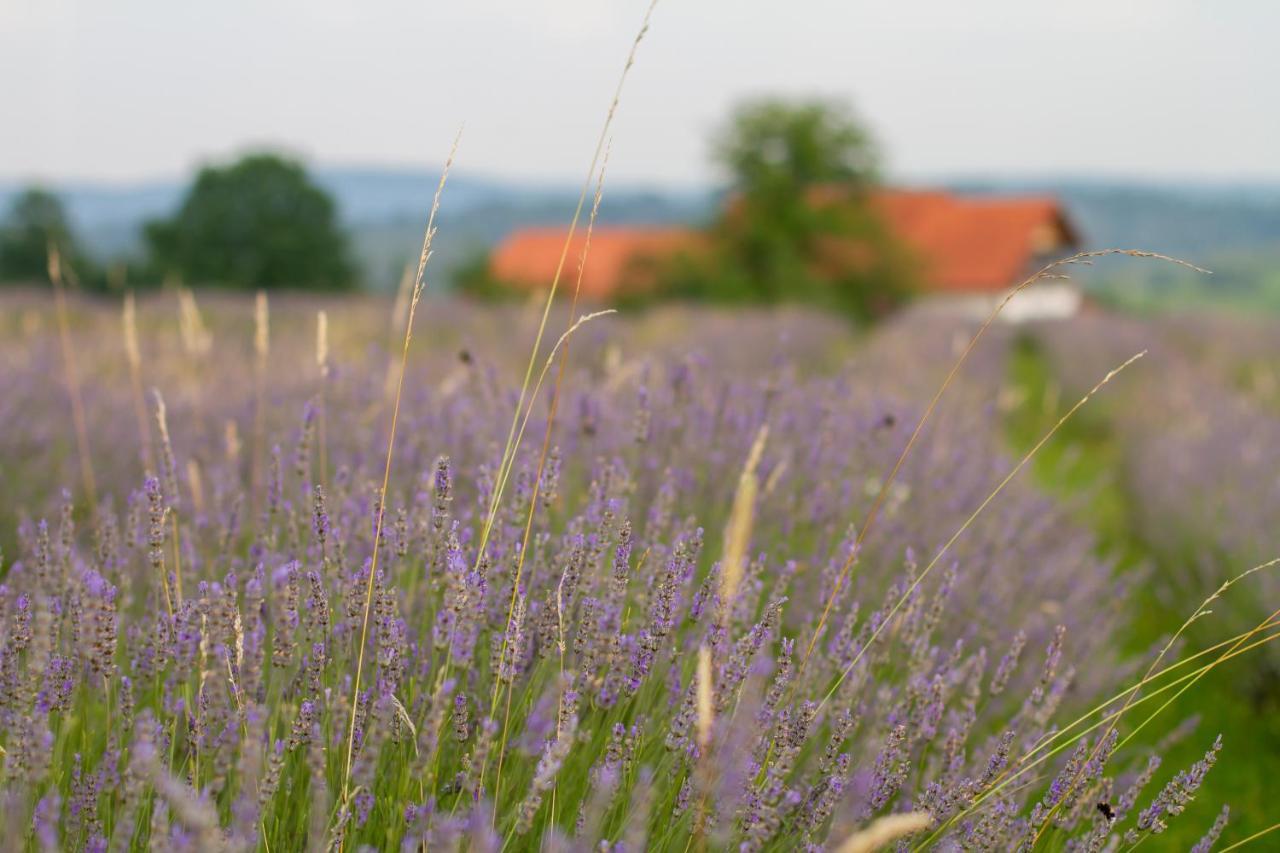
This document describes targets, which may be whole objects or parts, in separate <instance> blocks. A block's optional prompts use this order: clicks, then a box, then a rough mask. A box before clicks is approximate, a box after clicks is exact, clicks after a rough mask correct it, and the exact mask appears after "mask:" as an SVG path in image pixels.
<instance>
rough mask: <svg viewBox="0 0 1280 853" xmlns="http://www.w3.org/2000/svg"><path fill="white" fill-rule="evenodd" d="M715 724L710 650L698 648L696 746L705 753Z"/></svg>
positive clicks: (703, 646)
mask: <svg viewBox="0 0 1280 853" xmlns="http://www.w3.org/2000/svg"><path fill="white" fill-rule="evenodd" d="M714 723H715V696H714V694H713V693H712V680H711V649H709V648H707V646H705V645H702V646H699V647H698V746H699V747H700V748H701V749H702V751H703V753H704V754H705V753H706V750H707V746H708V745H709V744H710V743H711V727H712V725H713V724H714Z"/></svg>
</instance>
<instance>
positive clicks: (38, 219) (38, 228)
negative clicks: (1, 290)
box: [0, 187, 89, 282]
mask: <svg viewBox="0 0 1280 853" xmlns="http://www.w3.org/2000/svg"><path fill="white" fill-rule="evenodd" d="M51 244H52V245H54V246H56V247H57V248H58V251H59V253H60V254H61V255H62V258H63V261H64V263H65V264H67V265H69V266H70V267H71V268H73V269H74V270H76V271H77V272H78V273H79V274H80V275H81V276H82V277H83V276H86V275H88V274H89V270H88V259H87V257H86V256H85V254H84V253H83V252H82V251H81V250H80V247H79V244H78V242H77V241H76V239H75V234H74V233H73V232H72V230H71V224H70V222H69V221H68V220H67V215H66V211H65V210H63V207H62V202H61V201H59V200H58V197H57V196H55V195H54V194H53V193H50V192H48V191H47V190H43V189H40V188H37V187H33V188H30V189H28V190H25V191H24V192H22V193H21V194H20V195H19V196H18V197H17V198H15V199H14V201H13V204H12V205H11V206H10V208H9V212H8V214H7V215H6V217H5V219H4V223H3V225H2V226H0V280H3V281H10V282H15V281H37V280H40V281H43V280H44V278H45V276H46V275H47V274H48V258H49V246H50V245H51Z"/></svg>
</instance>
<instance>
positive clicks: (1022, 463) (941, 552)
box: [820, 350, 1147, 707]
mask: <svg viewBox="0 0 1280 853" xmlns="http://www.w3.org/2000/svg"><path fill="white" fill-rule="evenodd" d="M1146 354H1147V353H1146V350H1143V351H1142V352H1140V353H1137V354H1136V355H1133V356H1130V357H1129V359H1128V360H1127V361H1125V362H1124V363H1123V364H1121V365H1120V366H1119V367H1116V368H1113V369H1112V370H1111V371H1110V372H1108V373H1107V375H1106V376H1104V377H1102V380H1101V381H1100V382H1098V384H1097V385H1094V386H1093V387H1092V388H1090V389H1089V392H1088V393H1087V394H1085V395H1084V396H1083V397H1081V398H1080V399H1079V400H1078V401H1077V402H1076V404H1075V405H1074V406H1072V407H1071V408H1070V409H1068V410H1067V412H1066V414H1064V415H1063V416H1062V417H1061V418H1059V419H1058V421H1057V423H1055V424H1054V425H1053V426H1052V427H1051V428H1050V429H1049V431H1048V432H1046V433H1045V434H1044V435H1043V436H1041V438H1040V440H1039V441H1037V442H1036V443H1035V445H1034V446H1033V447H1032V448H1031V449H1030V450H1028V451H1027V452H1026V454H1024V455H1023V457H1022V458H1021V459H1019V460H1018V464H1017V465H1015V466H1013V470H1011V471H1010V472H1009V473H1008V474H1006V475H1005V477H1004V479H1002V480H1001V481H1000V482H999V483H998V484H997V485H996V487H995V488H994V489H993V490H992V491H991V493H990V494H988V495H987V497H986V498H984V499H983V501H982V503H980V504H979V505H978V508H977V509H975V510H974V511H973V512H972V513H971V514H970V515H969V517H968V518H966V519H965V521H964V523H963V524H962V525H960V528H959V529H958V530H957V531H956V532H955V533H954V534H953V535H952V536H951V538H950V539H948V540H947V541H946V542H945V543H944V544H943V545H942V547H941V548H939V549H938V552H937V553H936V554H934V556H933V559H932V560H930V561H929V564H928V565H927V566H925V567H924V571H922V572H920V574H919V575H918V576H917V577H916V578H915V580H913V581H912V582H911V584H910V585H909V586H908V587H907V589H906V591H905V592H903V593H902V595H901V596H900V597H899V598H898V600H897V602H895V603H894V605H893V607H892V608H890V610H889V613H888V614H887V615H886V616H885V618H884V619H883V620H881V622H880V624H879V625H878V626H877V627H876V629H875V630H874V631H872V632H871V636H870V637H868V638H867V642H866V643H865V644H864V645H863V646H862V648H860V649H858V653H857V654H856V655H854V656H853V660H852V661H850V662H849V665H848V666H846V667H845V668H844V670H843V671H841V673H840V676H839V678H837V679H836V682H835V684H833V685H832V686H831V689H830V690H829V691H828V692H827V695H826V696H824V697H823V698H822V702H821V703H820V707H821V705H825V704H826V703H827V702H828V701H829V700H830V699H831V697H832V696H833V695H835V692H836V690H837V689H839V687H840V685H841V684H842V683H843V682H844V680H845V678H847V677H848V675H849V673H850V672H852V671H853V670H854V668H855V667H857V665H858V663H859V662H860V661H861V660H862V658H863V656H864V655H865V654H866V653H867V650H868V649H870V648H871V646H872V645H874V644H875V641H876V640H877V639H878V638H879V637H880V635H881V634H882V633H883V632H884V629H885V626H887V625H889V624H891V623H892V622H893V618H894V617H895V616H896V615H897V614H898V611H899V610H901V609H902V606H903V604H905V603H906V602H907V601H908V600H909V599H910V597H911V596H912V595H913V594H914V593H915V591H916V590H917V589H918V588H919V587H920V584H922V583H924V580H925V578H927V577H928V576H929V574H930V573H931V572H932V571H933V569H934V567H935V566H937V565H938V562H939V561H940V560H941V559H942V558H943V557H944V556H945V555H946V554H947V552H948V551H950V550H951V546H952V545H954V544H955V543H956V542H957V541H958V540H959V539H960V537H961V536H963V535H964V533H965V531H967V530H968V529H969V527H970V526H971V525H972V524H973V522H974V521H975V520H976V519H977V518H978V516H979V515H981V514H982V513H983V511H984V510H986V508H987V507H988V506H989V505H990V504H991V502H992V501H994V500H995V499H996V497H998V496H999V495H1000V493H1001V492H1003V491H1004V489H1005V487H1006V486H1008V485H1009V483H1011V482H1013V479H1014V478H1015V477H1017V476H1018V474H1019V473H1021V471H1022V469H1023V468H1025V467H1026V466H1027V464H1028V463H1029V462H1030V461H1031V460H1032V459H1033V458H1035V456H1036V454H1037V453H1039V452H1040V449H1041V448H1042V447H1044V446H1045V445H1046V444H1048V443H1049V440H1050V439H1052V438H1053V437H1054V435H1056V434H1057V432H1058V430H1060V429H1061V428H1062V426H1063V425H1064V424H1065V423H1066V422H1067V421H1069V420H1070V419H1071V417H1072V416H1073V415H1075V413H1076V412H1078V411H1079V410H1080V409H1081V408H1082V407H1083V406H1084V404H1085V403H1088V402H1089V400H1091V399H1093V397H1094V395H1095V394H1097V393H1098V392H1099V391H1101V390H1102V389H1103V387H1105V386H1106V384H1107V383H1108V382H1110V381H1111V380H1112V379H1114V378H1115V377H1116V376H1117V375H1118V374H1119V373H1120V372H1121V371H1122V370H1124V369H1125V368H1126V367H1128V366H1129V365H1131V364H1133V363H1134V362H1135V361H1137V360H1138V359H1140V358H1142V357H1143V356H1144V355H1146Z"/></svg>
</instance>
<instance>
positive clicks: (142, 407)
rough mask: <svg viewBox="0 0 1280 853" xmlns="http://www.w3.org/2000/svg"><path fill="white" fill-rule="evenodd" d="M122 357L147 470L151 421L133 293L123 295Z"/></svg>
mask: <svg viewBox="0 0 1280 853" xmlns="http://www.w3.org/2000/svg"><path fill="white" fill-rule="evenodd" d="M121 323H122V325H123V326H124V356H125V362H126V363H127V364H128V366H129V388H130V390H131V392H132V394H133V414H134V418H135V419H136V420H137V422H138V438H139V439H140V442H139V443H140V444H141V445H142V463H143V465H144V466H146V468H147V469H148V470H150V469H151V468H152V467H153V462H152V459H151V419H150V418H148V417H147V403H146V399H145V398H144V397H143V394H142V347H141V346H140V345H139V343H138V306H137V302H136V300H134V298H133V291H132V290H131V291H129V292H128V293H126V294H125V295H124V312H123V315H122V316H121Z"/></svg>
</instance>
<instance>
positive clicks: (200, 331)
mask: <svg viewBox="0 0 1280 853" xmlns="http://www.w3.org/2000/svg"><path fill="white" fill-rule="evenodd" d="M177 291H178V332H179V334H180V335H181V337H182V351H183V352H184V353H186V355H187V358H189V359H191V361H192V362H193V363H197V364H198V363H199V362H201V361H203V359H204V358H205V356H207V355H208V354H209V353H210V352H211V351H212V350H213V335H212V334H210V333H209V329H208V327H207V326H205V324H204V318H203V317H202V316H200V306H199V305H197V304H196V297H195V294H194V293H192V292H191V291H190V290H189V289H188V288H186V287H182V286H181V285H179V286H178V288H177Z"/></svg>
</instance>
